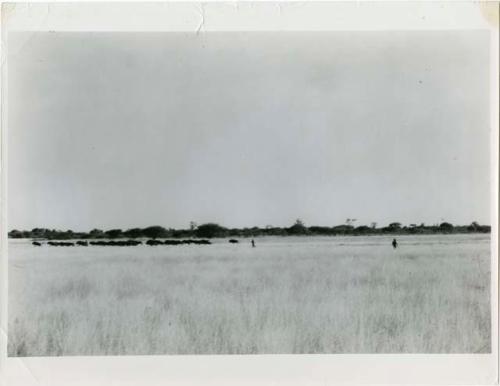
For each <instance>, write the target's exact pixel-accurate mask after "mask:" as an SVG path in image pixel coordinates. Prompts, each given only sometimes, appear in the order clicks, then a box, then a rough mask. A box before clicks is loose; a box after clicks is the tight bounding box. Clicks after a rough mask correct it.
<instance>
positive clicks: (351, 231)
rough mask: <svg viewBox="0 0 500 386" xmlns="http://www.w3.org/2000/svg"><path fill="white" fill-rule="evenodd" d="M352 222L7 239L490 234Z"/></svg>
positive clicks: (18, 234) (48, 232)
mask: <svg viewBox="0 0 500 386" xmlns="http://www.w3.org/2000/svg"><path fill="white" fill-rule="evenodd" d="M354 221H355V220H351V219H347V221H346V223H345V224H342V225H337V226H332V227H328V226H306V225H305V224H304V222H303V221H301V220H300V219H298V220H297V221H295V223H294V224H293V225H292V226H290V227H273V226H270V225H269V226H266V227H264V228H259V227H253V228H226V227H224V226H221V225H219V224H216V223H206V224H201V225H197V224H195V223H193V222H192V223H191V224H190V227H189V228H188V229H172V228H169V229H167V228H164V227H162V226H159V225H155V226H150V227H146V228H131V229H127V230H122V229H110V230H106V231H104V230H101V229H92V230H91V231H90V232H73V231H72V230H66V231H61V230H56V229H46V228H34V229H32V230H30V231H27V230H22V231H20V230H17V229H14V230H11V231H10V232H9V234H8V235H9V238H13V239H21V238H31V239H48V240H69V239H120V238H128V239H136V238H150V239H157V238H193V237H198V238H213V237H257V236H296V235H311V236H314V235H318V236H320V235H321V236H344V235H353V236H360V235H381V234H452V233H490V232H491V227H490V226H489V225H479V224H478V223H477V222H473V223H471V224H470V225H453V224H450V223H448V222H443V223H441V224H436V225H425V224H420V225H417V224H410V225H402V224H401V223H399V222H393V223H390V224H389V225H387V226H384V227H377V224H376V223H372V224H371V225H370V226H368V225H360V226H355V225H354Z"/></svg>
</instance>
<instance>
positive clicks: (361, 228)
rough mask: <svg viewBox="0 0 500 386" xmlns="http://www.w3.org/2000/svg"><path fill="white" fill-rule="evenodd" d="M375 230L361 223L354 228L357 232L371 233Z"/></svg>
mask: <svg viewBox="0 0 500 386" xmlns="http://www.w3.org/2000/svg"><path fill="white" fill-rule="evenodd" d="M372 230H373V228H370V227H368V226H366V225H361V226H359V227H357V228H355V229H354V233H356V234H366V233H370V232H371V231H372Z"/></svg>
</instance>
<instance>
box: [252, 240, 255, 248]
mask: <svg viewBox="0 0 500 386" xmlns="http://www.w3.org/2000/svg"><path fill="white" fill-rule="evenodd" d="M252 248H255V241H253V239H252Z"/></svg>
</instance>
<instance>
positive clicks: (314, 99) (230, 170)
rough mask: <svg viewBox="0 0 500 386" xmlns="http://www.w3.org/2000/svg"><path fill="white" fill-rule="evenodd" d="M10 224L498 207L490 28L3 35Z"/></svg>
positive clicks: (183, 222)
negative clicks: (492, 160)
mask: <svg viewBox="0 0 500 386" xmlns="http://www.w3.org/2000/svg"><path fill="white" fill-rule="evenodd" d="M9 39H10V40H9V46H8V48H9V59H8V60H9V62H8V65H9V74H8V86H9V89H8V114H9V116H8V119H9V125H8V129H9V135H8V139H9V142H8V145H9V148H8V153H9V154H8V167H9V178H8V195H9V196H8V199H9V212H8V215H9V228H10V229H12V228H18V229H20V228H21V229H31V228H33V227H48V228H58V229H73V230H82V231H83V230H89V229H91V228H94V227H98V228H103V229H109V228H115V227H118V228H129V227H135V226H139V227H142V226H148V225H155V224H158V225H163V226H165V227H184V228H185V227H188V225H189V222H190V221H196V222H198V223H203V222H208V221H214V222H219V223H221V224H222V225H225V226H229V227H244V226H249V227H250V226H255V225H257V226H266V225H275V226H284V225H287V226H288V225H291V224H292V223H293V221H294V220H295V219H296V218H301V219H303V220H304V222H305V223H306V225H338V224H341V223H344V222H345V220H346V218H356V219H357V223H358V224H359V225H361V224H370V223H371V222H377V223H378V224H379V225H385V224H387V223H389V222H393V221H399V222H402V223H404V224H409V223H421V222H425V223H426V224H433V223H437V222H440V221H443V220H446V221H449V222H452V223H455V224H456V223H461V224H469V223H470V222H471V221H479V222H480V223H488V224H489V222H490V215H489V203H490V183H489V174H490V169H489V167H490V165H489V155H490V153H489V143H490V141H489V137H490V129H489V102H488V93H489V90H488V86H489V85H488V71H489V70H488V60H489V59H488V44H489V42H488V35H487V34H486V33H484V32H424V33H422V32H420V33H418V32H401V33H398V32H389V33H385V32H377V33H339V32H334V33H280V34H277V33H224V34H222V33H200V34H198V35H197V34H194V33H175V34H174V33H157V34H150V33H133V34H131V33H128V34H119V33H107V34H104V33H36V34H30V35H26V34H17V35H12V34H11V35H10V38H9Z"/></svg>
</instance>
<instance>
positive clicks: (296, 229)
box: [287, 218, 308, 235]
mask: <svg viewBox="0 0 500 386" xmlns="http://www.w3.org/2000/svg"><path fill="white" fill-rule="evenodd" d="M287 232H288V233H289V234H291V235H305V234H307V233H308V230H307V228H306V226H305V225H304V222H303V221H302V220H301V219H300V218H298V219H297V220H295V224H293V225H292V226H291V227H290V228H288V229H287Z"/></svg>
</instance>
